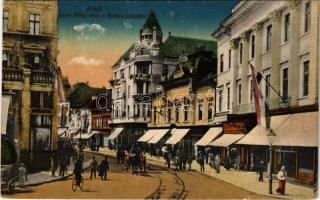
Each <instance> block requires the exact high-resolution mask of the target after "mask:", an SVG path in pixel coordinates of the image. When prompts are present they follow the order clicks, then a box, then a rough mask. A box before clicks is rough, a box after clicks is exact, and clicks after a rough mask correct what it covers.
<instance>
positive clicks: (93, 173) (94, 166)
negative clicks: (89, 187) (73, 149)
mask: <svg viewBox="0 0 320 200" xmlns="http://www.w3.org/2000/svg"><path fill="white" fill-rule="evenodd" d="M97 167H98V163H97V161H96V157H95V156H93V157H92V161H91V163H90V179H92V177H94V178H96V172H97Z"/></svg>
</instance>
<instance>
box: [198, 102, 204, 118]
mask: <svg viewBox="0 0 320 200" xmlns="http://www.w3.org/2000/svg"><path fill="white" fill-rule="evenodd" d="M198 108H199V112H198V119H199V120H202V112H203V104H202V103H200V104H199V106H198Z"/></svg>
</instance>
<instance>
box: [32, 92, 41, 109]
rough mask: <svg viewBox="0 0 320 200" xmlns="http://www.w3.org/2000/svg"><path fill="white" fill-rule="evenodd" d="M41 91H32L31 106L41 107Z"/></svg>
mask: <svg viewBox="0 0 320 200" xmlns="http://www.w3.org/2000/svg"><path fill="white" fill-rule="evenodd" d="M40 96H41V92H31V108H40V104H41V99H40V98H41V97H40Z"/></svg>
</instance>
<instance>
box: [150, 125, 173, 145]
mask: <svg viewBox="0 0 320 200" xmlns="http://www.w3.org/2000/svg"><path fill="white" fill-rule="evenodd" d="M169 130H170V129H157V131H156V134H155V135H154V136H153V137H152V138H151V140H149V141H148V143H149V144H156V143H158V142H159V141H160V140H161V138H163V137H164V136H165V134H166V133H168V131H169Z"/></svg>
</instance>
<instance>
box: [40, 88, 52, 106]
mask: <svg viewBox="0 0 320 200" xmlns="http://www.w3.org/2000/svg"><path fill="white" fill-rule="evenodd" d="M42 94H43V107H44V108H53V96H52V93H51V92H43V93H42Z"/></svg>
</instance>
